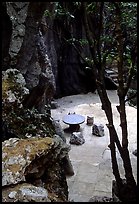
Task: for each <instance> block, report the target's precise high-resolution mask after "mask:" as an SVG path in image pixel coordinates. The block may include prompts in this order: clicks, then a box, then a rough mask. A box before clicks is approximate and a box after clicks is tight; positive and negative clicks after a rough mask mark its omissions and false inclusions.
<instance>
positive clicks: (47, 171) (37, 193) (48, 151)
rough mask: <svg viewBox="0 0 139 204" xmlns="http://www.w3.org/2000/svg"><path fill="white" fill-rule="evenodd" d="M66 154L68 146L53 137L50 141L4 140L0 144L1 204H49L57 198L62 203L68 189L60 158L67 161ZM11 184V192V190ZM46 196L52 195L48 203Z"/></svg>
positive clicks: (29, 139) (33, 139) (41, 139)
mask: <svg viewBox="0 0 139 204" xmlns="http://www.w3.org/2000/svg"><path fill="white" fill-rule="evenodd" d="M68 151H69V145H67V144H66V143H64V142H63V140H62V139H61V138H60V137H59V136H57V135H54V138H50V137H46V138H41V137H38V138H36V137H31V138H28V139H18V138H10V139H9V140H5V141H4V142H3V143H2V186H3V187H4V188H3V200H5V201H8V199H11V200H12V202H16V201H22V202H30V201H36V202H39V201H42V202H47V201H48V202H49V200H53V199H54V200H57V197H58V198H59V200H61V201H62V200H63V201H66V200H67V195H68V193H67V190H68V189H67V183H66V178H65V175H64V172H63V170H62V169H63V168H64V167H62V166H61V165H64V163H63V158H66V157H67V155H68ZM60 163H61V165H59V164H60ZM54 172H55V173H54ZM54 175H56V177H55V176H54ZM50 178H51V179H50ZM49 179H50V180H49ZM61 180H63V185H62V186H61ZM20 183H22V184H21V186H20V188H19V185H20ZM13 184H14V188H11V187H10V186H11V185H13ZM36 186H37V187H36ZM50 186H53V188H51V187H50ZM49 187H50V189H49ZM56 188H59V189H61V190H60V192H56V191H55V189H56ZM47 190H48V191H47ZM49 193H50V195H51V194H52V193H53V196H52V197H51V196H50V197H51V198H50V199H48V197H49ZM62 193H63V194H62ZM58 195H59V196H58Z"/></svg>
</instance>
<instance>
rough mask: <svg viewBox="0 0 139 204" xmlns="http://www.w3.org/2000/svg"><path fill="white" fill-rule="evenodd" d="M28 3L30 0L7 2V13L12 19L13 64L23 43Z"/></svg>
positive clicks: (10, 51)
mask: <svg viewBox="0 0 139 204" xmlns="http://www.w3.org/2000/svg"><path fill="white" fill-rule="evenodd" d="M28 5H29V2H6V6H7V14H8V15H9V17H10V20H11V21H12V36H11V43H10V48H9V54H10V58H11V60H12V65H15V64H16V62H17V61H16V60H17V59H16V57H17V54H18V52H19V50H20V48H21V46H22V43H23V38H24V35H25V20H26V17H27V10H28Z"/></svg>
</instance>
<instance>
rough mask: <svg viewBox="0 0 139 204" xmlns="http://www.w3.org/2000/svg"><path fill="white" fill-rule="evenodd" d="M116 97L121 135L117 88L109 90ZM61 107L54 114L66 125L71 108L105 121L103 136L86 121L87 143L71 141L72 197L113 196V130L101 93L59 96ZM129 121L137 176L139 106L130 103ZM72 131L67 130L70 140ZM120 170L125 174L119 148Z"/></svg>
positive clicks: (76, 199)
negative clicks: (111, 144)
mask: <svg viewBox="0 0 139 204" xmlns="http://www.w3.org/2000/svg"><path fill="white" fill-rule="evenodd" d="M108 95H109V96H110V99H111V101H112V109H113V115H114V124H115V127H116V130H117V132H118V135H119V136H120V135H121V129H120V126H119V114H118V112H117V110H116V107H115V106H116V104H117V103H118V99H117V95H116V91H108ZM56 101H57V103H58V105H59V107H58V108H57V109H53V110H52V111H51V114H52V117H53V118H54V119H56V120H59V122H60V124H61V126H62V129H63V130H64V129H65V128H67V127H68V125H66V124H64V123H63V122H62V118H63V116H64V115H65V114H68V113H69V112H75V113H77V114H81V115H83V116H84V117H85V118H86V119H87V115H93V116H94V120H95V122H99V123H102V124H103V125H104V133H105V135H104V136H103V137H97V136H95V135H92V126H88V125H87V124H86V121H85V123H83V124H81V125H80V131H81V132H82V134H83V137H84V139H85V143H84V144H82V145H73V144H71V150H70V152H69V156H70V159H71V162H72V165H73V168H74V173H75V174H74V176H71V177H67V183H68V187H69V199H70V200H71V201H74V202H88V201H89V199H90V198H91V197H93V196H110V197H111V196H112V180H113V179H114V176H113V173H112V167H111V155H110V149H109V147H108V144H109V132H108V129H107V127H106V124H107V123H108V122H107V119H106V116H105V113H104V111H103V110H102V109H101V103H100V100H99V97H98V95H97V94H92V93H89V94H86V95H74V96H67V97H63V98H61V99H57V100H56ZM126 110H127V122H128V130H129V152H130V157H131V162H132V168H133V174H134V177H135V179H136V180H137V157H136V156H134V155H133V154H132V151H133V150H135V149H137V110H136V109H135V108H133V107H129V106H127V107H126ZM70 135H71V134H70V133H65V137H66V140H67V143H68V144H69V140H70ZM117 158H118V164H119V170H120V173H121V175H122V176H123V178H124V169H123V167H122V160H121V158H120V156H119V153H118V150H117Z"/></svg>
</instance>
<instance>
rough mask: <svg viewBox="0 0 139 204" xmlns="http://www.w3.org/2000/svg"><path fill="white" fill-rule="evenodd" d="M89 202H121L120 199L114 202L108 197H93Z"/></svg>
mask: <svg viewBox="0 0 139 204" xmlns="http://www.w3.org/2000/svg"><path fill="white" fill-rule="evenodd" d="M88 202H100V203H102V202H121V201H120V200H119V199H117V200H113V198H111V197H107V196H93V197H92V198H90V199H89V201H88Z"/></svg>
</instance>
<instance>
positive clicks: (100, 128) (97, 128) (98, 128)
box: [92, 123, 104, 137]
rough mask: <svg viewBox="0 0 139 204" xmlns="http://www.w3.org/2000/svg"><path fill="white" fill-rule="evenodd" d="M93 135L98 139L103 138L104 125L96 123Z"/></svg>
mask: <svg viewBox="0 0 139 204" xmlns="http://www.w3.org/2000/svg"><path fill="white" fill-rule="evenodd" d="M92 134H93V135H96V136H98V137H103V136H104V125H102V124H97V123H94V125H93V127H92Z"/></svg>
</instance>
